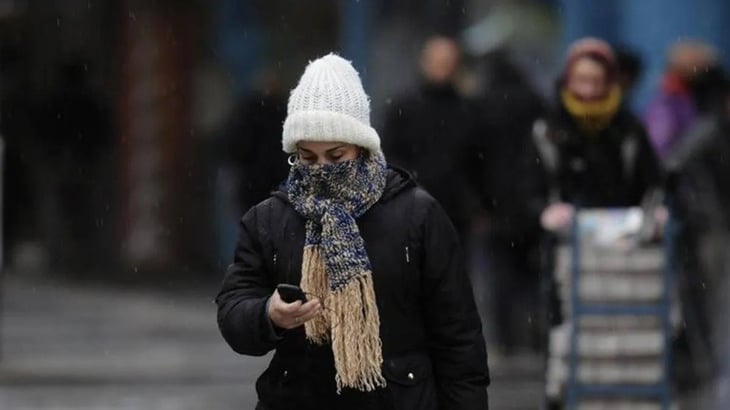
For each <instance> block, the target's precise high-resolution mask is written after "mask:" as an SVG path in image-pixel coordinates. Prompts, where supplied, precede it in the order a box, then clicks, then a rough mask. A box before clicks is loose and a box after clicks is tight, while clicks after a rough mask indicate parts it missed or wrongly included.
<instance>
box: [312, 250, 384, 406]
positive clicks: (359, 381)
mask: <svg viewBox="0 0 730 410" xmlns="http://www.w3.org/2000/svg"><path fill="white" fill-rule="evenodd" d="M301 287H302V289H303V290H304V291H305V292H307V293H309V294H312V295H317V296H319V297H320V298H324V300H322V303H323V305H324V306H325V307H326V310H325V314H324V315H320V316H319V317H317V318H315V319H313V320H310V321H309V322H307V323H306V324H305V331H306V335H307V339H308V340H310V341H311V342H313V343H316V344H320V345H322V344H325V343H327V342H330V341H331V343H332V352H333V354H334V359H335V370H336V372H337V373H336V376H335V381H336V383H337V392H338V393H339V392H340V391H341V390H342V389H343V388H353V389H357V390H360V391H373V390H375V389H376V388H378V387H385V385H386V382H385V378H384V377H383V375H382V370H381V367H382V364H383V348H382V341H381V340H380V315H379V314H378V306H377V303H376V299H375V288H374V286H373V279H372V273H371V272H364V273H363V274H362V275H359V276H357V277H355V278H353V280H352V281H350V282H349V283H348V284H347V285H346V286H344V287H343V288H341V289H338V290H337V291H334V292H330V290H329V284H328V281H327V275H326V271H325V263H324V259H323V257H322V250H321V249H320V247H319V246H306V247H305V248H304V255H303V261H302V282H301Z"/></svg>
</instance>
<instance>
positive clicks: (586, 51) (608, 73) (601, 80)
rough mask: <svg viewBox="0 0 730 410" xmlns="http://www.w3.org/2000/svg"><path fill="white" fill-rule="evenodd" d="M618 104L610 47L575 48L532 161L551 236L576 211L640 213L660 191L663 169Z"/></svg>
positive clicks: (539, 128) (592, 43) (538, 130)
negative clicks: (646, 197) (653, 191)
mask: <svg viewBox="0 0 730 410" xmlns="http://www.w3.org/2000/svg"><path fill="white" fill-rule="evenodd" d="M621 101H622V94H621V88H620V86H619V84H618V77H617V66H616V59H615V57H614V54H613V51H612V49H611V47H610V46H609V45H608V44H607V43H605V42H604V41H602V40H598V39H593V38H587V39H582V40H579V41H577V42H576V43H574V44H573V45H572V46H571V47H570V49H569V51H568V55H567V58H566V63H565V69H564V71H563V75H562V78H561V79H560V81H559V85H558V103H557V107H556V108H555V112H554V113H553V114H552V115H551V116H549V117H548V118H546V119H544V120H539V121H538V122H537V123H536V124H535V129H534V135H533V137H534V140H535V144H534V147H535V148H536V149H537V152H536V153H534V154H531V156H530V158H529V160H530V162H533V163H535V164H539V165H540V167H538V178H537V179H536V180H535V181H536V182H537V185H536V188H537V191H535V192H536V193H537V194H538V195H537V196H536V198H539V199H540V202H541V203H540V202H536V203H535V204H534V205H533V209H540V211H539V213H540V222H541V224H542V226H543V228H545V229H547V230H548V231H559V230H563V229H565V228H567V226H568V225H569V224H570V222H571V220H572V217H573V213H574V206H575V205H578V206H580V207H625V206H635V205H639V204H640V203H641V201H642V199H643V198H644V195H645V194H646V193H647V192H648V191H649V190H651V189H652V188H658V187H659V185H660V182H661V181H660V171H659V165H658V162H657V159H656V156H655V154H654V152H653V150H652V148H651V145H650V144H649V139H648V137H647V135H646V132H645V131H644V128H643V127H642V126H641V124H640V123H639V121H638V120H637V119H636V118H635V117H634V116H633V115H632V114H631V113H629V112H628V111H627V110H626V109H625V108H623V107H622V105H621ZM540 174H541V175H542V177H539V175H540ZM534 206H537V208H535V207H534Z"/></svg>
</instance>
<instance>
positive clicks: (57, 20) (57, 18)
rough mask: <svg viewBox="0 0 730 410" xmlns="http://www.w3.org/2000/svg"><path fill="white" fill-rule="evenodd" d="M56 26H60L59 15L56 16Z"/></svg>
mask: <svg viewBox="0 0 730 410" xmlns="http://www.w3.org/2000/svg"><path fill="white" fill-rule="evenodd" d="M56 26H57V27H61V17H60V16H59V17H56Z"/></svg>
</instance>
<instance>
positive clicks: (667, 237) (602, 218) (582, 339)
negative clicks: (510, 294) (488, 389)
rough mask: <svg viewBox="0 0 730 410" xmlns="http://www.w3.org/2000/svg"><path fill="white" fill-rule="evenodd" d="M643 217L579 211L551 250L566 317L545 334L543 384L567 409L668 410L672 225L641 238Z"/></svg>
mask: <svg viewBox="0 0 730 410" xmlns="http://www.w3.org/2000/svg"><path fill="white" fill-rule="evenodd" d="M643 215H644V211H642V210H641V209H640V208H621V209H584V210H581V211H579V212H577V213H576V217H575V220H574V223H573V226H572V229H571V234H570V235H569V237H568V238H567V239H566V241H565V242H564V244H563V245H562V246H560V247H559V248H558V251H557V255H556V269H555V274H556V279H557V281H558V282H559V283H560V286H561V295H562V300H563V301H564V303H563V305H564V308H563V314H564V316H565V319H566V320H565V321H564V323H563V325H561V327H560V328H558V329H555V330H554V331H553V334H551V338H550V344H551V346H550V350H551V359H550V363H549V365H548V369H549V371H548V383H552V385H553V388H552V389H553V390H554V392H553V394H560V395H561V396H563V398H564V401H565V403H566V405H567V408H568V409H570V410H573V409H579V408H580V409H602V410H603V409H611V408H617V409H619V408H620V409H642V410H643V409H661V410H668V409H669V406H670V403H671V394H670V380H669V375H670V368H671V334H672V328H673V326H672V320H671V314H672V303H671V300H672V289H673V277H674V263H673V255H674V250H673V249H674V247H673V232H672V224H671V223H670V224H669V225H668V226H667V228H666V229H665V234H664V235H663V238H664V239H663V241H653V242H652V241H647V240H646V238H644V236H645V235H644V234H643V233H642V232H643V231H644V230H645V229H644V227H643V226H644V225H645V221H646V220H647V218H644V217H643ZM556 369H558V370H556ZM551 378H552V380H551ZM556 380H558V381H557V382H556ZM556 386H558V387H556ZM558 391H559V393H556V392H558Z"/></svg>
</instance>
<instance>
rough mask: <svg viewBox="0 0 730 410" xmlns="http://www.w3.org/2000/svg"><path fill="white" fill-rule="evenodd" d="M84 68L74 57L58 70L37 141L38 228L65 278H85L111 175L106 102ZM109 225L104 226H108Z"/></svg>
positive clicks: (106, 207)
mask: <svg viewBox="0 0 730 410" xmlns="http://www.w3.org/2000/svg"><path fill="white" fill-rule="evenodd" d="M89 69H90V68H89V66H88V64H87V63H85V62H84V60H83V59H82V58H81V57H74V58H71V59H69V61H68V62H66V63H64V64H63V65H62V66H61V69H60V73H59V74H60V75H59V78H58V83H57V86H56V87H55V90H53V91H52V93H51V94H50V96H49V97H48V98H47V99H46V100H45V101H44V102H43V104H42V107H41V110H40V111H41V112H40V118H39V121H38V129H37V131H38V137H39V139H40V142H41V144H42V145H41V146H42V147H43V152H42V153H41V158H42V163H41V164H40V167H41V169H42V172H43V175H42V176H41V178H39V180H40V181H39V182H41V183H42V184H43V186H44V188H43V189H42V190H43V191H44V192H43V195H44V201H43V202H42V205H43V206H44V210H43V211H42V216H43V227H44V228H45V229H46V239H47V240H48V241H49V243H48V245H49V251H50V256H51V258H52V262H53V263H55V264H56V266H58V267H60V268H61V269H65V270H67V271H68V272H69V273H72V274H78V273H84V272H90V271H92V270H93V268H94V267H96V266H95V263H100V262H102V261H103V259H104V258H103V256H102V255H103V252H99V253H95V254H93V255H90V254H89V252H88V249H89V247H90V246H91V244H98V243H100V240H101V238H103V236H100V234H101V233H102V231H103V227H104V226H105V224H104V222H103V219H104V217H105V215H106V214H107V212H108V210H109V202H110V201H109V195H110V187H109V185H108V184H105V183H100V182H106V181H108V180H109V174H110V173H111V172H113V163H112V161H111V158H112V157H111V155H112V152H113V150H112V143H113V140H112V133H111V118H110V112H109V108H108V106H107V104H106V101H105V99H104V98H103V97H102V96H101V95H100V93H99V92H98V91H97V90H96V89H94V88H93V87H92V85H91V84H90V82H89ZM107 225H108V224H107ZM102 243H103V242H102Z"/></svg>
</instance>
